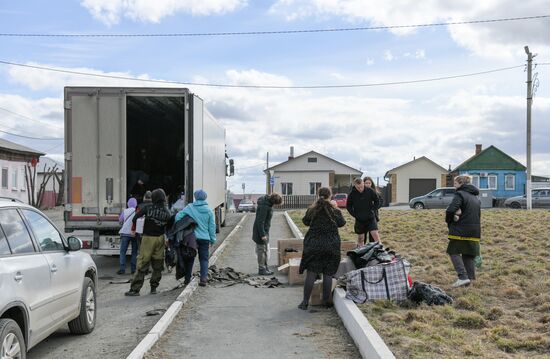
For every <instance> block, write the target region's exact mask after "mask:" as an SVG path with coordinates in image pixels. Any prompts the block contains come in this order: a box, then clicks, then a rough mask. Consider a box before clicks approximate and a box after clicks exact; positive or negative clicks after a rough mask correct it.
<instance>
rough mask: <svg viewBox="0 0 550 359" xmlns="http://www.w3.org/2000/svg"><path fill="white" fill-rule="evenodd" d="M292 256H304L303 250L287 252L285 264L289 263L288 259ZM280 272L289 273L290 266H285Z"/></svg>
mask: <svg viewBox="0 0 550 359" xmlns="http://www.w3.org/2000/svg"><path fill="white" fill-rule="evenodd" d="M291 258H302V252H286V253H285V254H284V256H283V265H284V264H287V263H288V261H289V260H290V259H291ZM279 272H281V273H283V274H287V273H288V267H285V268H283V269H281V270H279Z"/></svg>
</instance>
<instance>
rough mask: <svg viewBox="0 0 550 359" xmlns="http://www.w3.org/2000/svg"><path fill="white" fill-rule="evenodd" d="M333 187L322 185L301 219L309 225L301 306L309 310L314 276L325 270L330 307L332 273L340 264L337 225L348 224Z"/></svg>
mask: <svg viewBox="0 0 550 359" xmlns="http://www.w3.org/2000/svg"><path fill="white" fill-rule="evenodd" d="M331 197H332V192H331V190H330V188H327V187H322V188H320V189H319V199H318V200H317V201H316V202H315V203H314V204H313V205H312V206H311V207H309V208H308V210H307V212H306V214H305V216H304V218H303V219H302V222H304V224H305V225H306V226H308V227H309V230H308V231H307V233H306V235H305V237H304V251H303V253H302V260H301V261H300V269H299V271H300V274H302V273H303V272H304V271H307V274H306V280H305V283H304V299H303V300H302V303H300V305H298V308H300V309H303V310H306V309H307V307H308V305H309V298H310V297H311V292H312V291H313V284H314V283H315V279H316V278H317V276H318V275H320V274H321V273H322V274H323V306H325V307H331V306H332V305H331V303H330V292H331V291H332V276H333V275H334V274H336V272H337V271H338V266H339V265H340V234H339V233H338V228H339V227H343V226H344V225H345V224H346V220H345V219H344V216H343V215H342V212H341V211H340V210H339V209H338V207H337V205H336V202H334V201H331V200H330V199H331Z"/></svg>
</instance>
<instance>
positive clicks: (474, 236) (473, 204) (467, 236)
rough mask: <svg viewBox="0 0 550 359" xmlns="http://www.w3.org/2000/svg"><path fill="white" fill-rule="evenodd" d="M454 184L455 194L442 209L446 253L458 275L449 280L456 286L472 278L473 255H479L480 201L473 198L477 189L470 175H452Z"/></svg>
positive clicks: (474, 269) (473, 274)
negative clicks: (445, 224)
mask: <svg viewBox="0 0 550 359" xmlns="http://www.w3.org/2000/svg"><path fill="white" fill-rule="evenodd" d="M454 187H455V188H456V193H455V195H454V198H453V201H452V202H451V204H450V205H449V207H447V209H446V211H445V222H447V226H448V227H449V237H448V238H449V244H448V245H447V254H448V255H449V256H450V257H451V262H452V263H453V266H454V268H455V271H456V274H457V275H458V279H457V280H456V282H454V283H453V287H454V288H456V287H462V286H465V285H469V284H470V283H471V282H472V281H473V280H475V279H476V267H475V257H476V256H479V241H480V238H481V201H480V200H479V198H478V197H477V196H478V195H479V190H478V189H477V188H476V187H475V186H473V185H471V184H470V177H468V176H457V177H455V179H454ZM459 210H460V211H459ZM455 216H457V217H458V218H455Z"/></svg>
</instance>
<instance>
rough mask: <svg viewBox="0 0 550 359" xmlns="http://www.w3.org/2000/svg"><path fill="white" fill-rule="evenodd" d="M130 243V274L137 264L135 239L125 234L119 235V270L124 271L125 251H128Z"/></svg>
mask: <svg viewBox="0 0 550 359" xmlns="http://www.w3.org/2000/svg"><path fill="white" fill-rule="evenodd" d="M130 242H131V243H132V259H131V260H130V266H131V269H132V272H135V271H136V264H137V254H138V244H137V238H136V237H132V236H129V235H126V234H121V235H120V256H119V263H120V270H121V271H126V251H127V250H128V245H129V244H130Z"/></svg>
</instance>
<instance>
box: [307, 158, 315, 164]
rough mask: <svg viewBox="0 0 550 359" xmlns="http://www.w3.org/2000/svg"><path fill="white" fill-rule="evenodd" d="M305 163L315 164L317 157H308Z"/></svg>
mask: <svg viewBox="0 0 550 359" xmlns="http://www.w3.org/2000/svg"><path fill="white" fill-rule="evenodd" d="M307 161H308V162H310V163H316V162H317V157H308V158H307Z"/></svg>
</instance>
